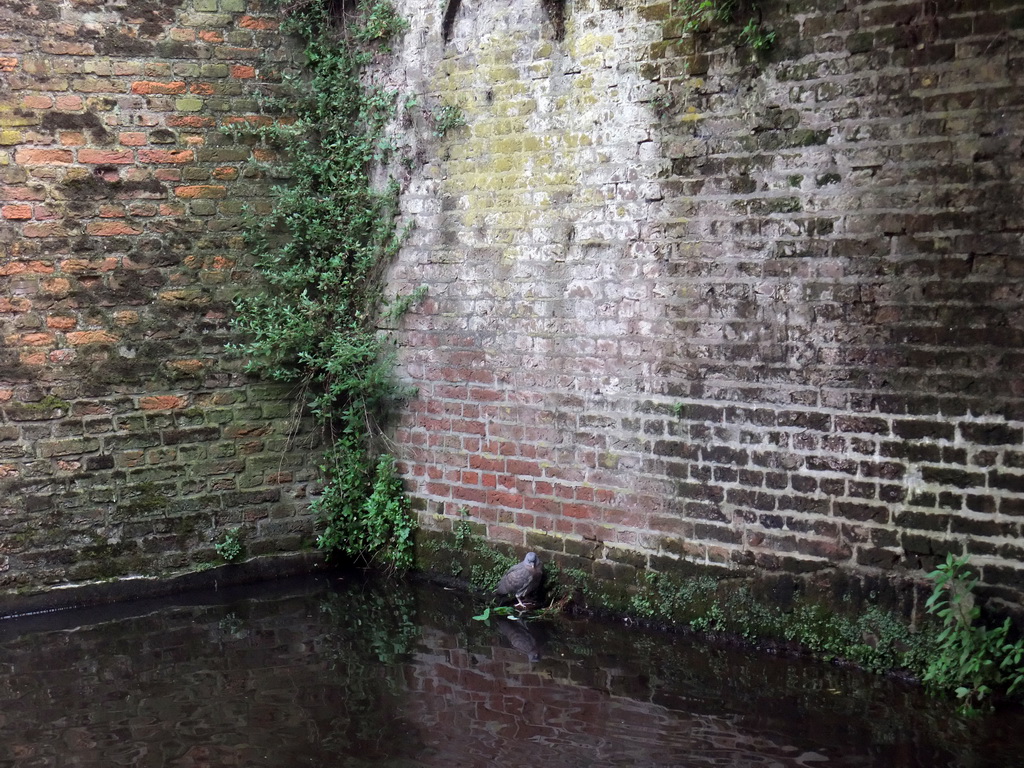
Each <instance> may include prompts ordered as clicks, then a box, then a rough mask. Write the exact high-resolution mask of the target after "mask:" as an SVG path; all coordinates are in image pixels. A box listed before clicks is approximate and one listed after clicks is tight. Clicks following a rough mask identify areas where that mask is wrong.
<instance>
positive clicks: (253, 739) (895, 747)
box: [0, 578, 1024, 768]
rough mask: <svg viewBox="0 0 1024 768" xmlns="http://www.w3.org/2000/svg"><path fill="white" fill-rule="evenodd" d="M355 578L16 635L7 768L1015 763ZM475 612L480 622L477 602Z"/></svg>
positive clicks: (703, 658)
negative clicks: (481, 616) (482, 619)
mask: <svg viewBox="0 0 1024 768" xmlns="http://www.w3.org/2000/svg"><path fill="white" fill-rule="evenodd" d="M479 607H480V606H473V605H472V604H471V601H470V600H469V599H468V598H466V597H465V596H463V595H460V594H458V593H455V592H451V591H447V590H444V589H441V588H439V587H436V586H417V587H410V586H408V585H395V584H390V585H387V587H386V588H381V587H380V586H379V585H375V584H371V583H367V582H363V581H360V580H357V579H353V578H340V579H324V578H321V579H318V580H313V579H309V580H299V581H289V582H277V583H274V584H271V585H262V586H260V587H259V588H257V589H255V590H251V591H249V592H243V591H237V592H227V593H225V592H220V593H216V594H211V595H202V596H201V595H191V596H186V597H185V598H179V599H178V600H177V601H175V602H162V603H161V602H150V603H145V604H143V603H133V604H128V605H122V606H119V607H116V608H113V609H104V610H94V611H76V612H68V613H61V614H52V615H49V616H45V617H36V618H32V619H27V620H20V619H19V620H8V621H6V622H0V765H3V766H26V767H27V766H100V765H103V766H118V765H132V766H181V767H182V768H185V767H189V766H301V765H331V766H395V767H398V766H403V767H404V766H409V767H412V766H423V767H426V766H430V767H435V766H436V767H437V768H440V767H441V766H444V768H455V767H457V766H467V767H469V766H473V767H475V766H481V767H482V766H512V765H527V764H540V763H544V764H547V765H553V766H565V767H568V768H572V767H573V766H586V767H587V768H593V767H594V766H752V767H756V768H760V767H762V766H763V767H764V768H769V767H771V768H790V767H791V766H793V767H795V766H805V767H807V768H822V767H830V766H842V767H843V768H854V767H858V768H859V767H861V766H865V767H866V766H886V768H910V767H912V766H916V767H919V768H940V767H941V766H963V768H974V767H978V768H982V767H984V766H992V767H993V768H994V767H995V766H1000V767H1001V768H1002V767H1004V766H1010V765H1014V764H1017V763H1016V761H1017V760H1018V755H1019V754H1021V747H1022V746H1024V736H1022V735H1021V734H1022V732H1024V729H1022V728H1020V726H1021V725H1022V724H1024V719H1022V718H1020V717H1019V716H1016V715H1015V716H1013V717H1011V716H1009V715H1006V716H1002V717H999V718H991V719H988V720H985V721H983V722H973V723H969V724H964V723H963V722H962V721H960V720H958V719H957V718H955V717H953V716H951V714H950V712H949V711H948V709H947V708H945V707H941V706H936V705H935V704H934V703H933V702H930V701H929V700H927V699H925V698H924V697H922V696H921V695H920V693H919V692H918V691H916V690H915V689H912V688H910V687H907V686H903V685H900V684H898V683H895V682H892V681H888V680H884V679H881V678H878V677H872V676H867V675H861V674H859V673H856V672H852V671H848V670H841V669H835V668H831V667H827V666H822V665H816V664H810V663H807V662H803V661H799V660H792V659H788V660H782V659H773V658H770V657H765V656H757V655H753V654H748V653H742V652H740V651H738V650H735V649H723V648H716V647H711V646H708V645H706V644H703V643H700V642H699V641H696V640H694V639H691V638H687V637H685V636H677V635H659V634H656V633H648V632H643V631H640V630H637V629H635V628H634V629H628V628H625V627H621V626H617V625H608V624H601V623H595V622H585V621H558V622H553V623H544V624H541V623H539V622H532V623H523V622H512V621H508V620H507V619H495V620H492V621H491V622H490V623H489V624H484V623H482V622H477V621H473V620H472V619H471V618H470V617H471V616H472V615H473V614H474V613H476V612H479ZM474 609H475V610H474Z"/></svg>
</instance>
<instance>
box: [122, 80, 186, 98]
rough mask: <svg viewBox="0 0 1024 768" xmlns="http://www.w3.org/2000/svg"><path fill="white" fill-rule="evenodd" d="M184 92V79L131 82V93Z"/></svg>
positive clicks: (165, 93)
mask: <svg viewBox="0 0 1024 768" xmlns="http://www.w3.org/2000/svg"><path fill="white" fill-rule="evenodd" d="M184 92H185V81H184V80H173V81H171V82H167V83H163V82H160V81H158V80H140V81H138V82H135V83H132V93H138V94H164V95H169V94H178V93H184Z"/></svg>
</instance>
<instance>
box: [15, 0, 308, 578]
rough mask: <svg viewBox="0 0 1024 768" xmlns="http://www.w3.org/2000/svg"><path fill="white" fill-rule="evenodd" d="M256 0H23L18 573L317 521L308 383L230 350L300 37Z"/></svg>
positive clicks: (35, 573) (194, 560)
mask: <svg viewBox="0 0 1024 768" xmlns="http://www.w3.org/2000/svg"><path fill="white" fill-rule="evenodd" d="M277 29H278V17H277V15H271V14H269V13H266V12H260V11H259V9H258V8H257V7H256V6H255V4H254V3H251V2H247V0H152V1H150V0H126V1H125V2H102V1H101V0H48V1H47V2H22V1H21V0H4V1H3V2H2V3H0V68H2V70H3V73H2V88H0V214H2V219H3V228H2V230H0V274H2V276H3V277H2V279H0V570H2V572H0V588H6V589H11V588H15V587H33V586H37V585H39V584H54V583H73V582H77V581H82V580H87V579H92V578H97V577H109V576H116V575H121V574H126V573H143V574H151V573H162V572H165V571H167V570H169V569H178V568H189V567H194V566H195V565H197V564H199V563H203V562H208V561H215V560H216V559H217V558H216V555H215V553H214V552H213V549H212V544H213V542H214V540H216V539H217V538H218V537H219V536H221V535H222V533H223V531H224V530H225V529H229V528H234V527H241V528H242V529H243V531H244V536H245V538H246V541H247V544H248V549H249V551H250V553H268V552H276V551H279V550H294V549H295V548H296V547H298V546H299V545H300V544H301V543H302V542H303V541H304V540H308V537H309V534H310V531H311V528H312V524H311V522H310V520H309V519H308V515H306V514H305V513H304V507H305V498H304V497H305V495H306V486H307V484H308V482H309V481H310V478H311V470H310V467H309V459H308V448H309V446H308V443H307V445H305V446H298V447H299V448H303V450H298V449H297V446H296V442H295V441H294V440H292V439H291V438H290V429H291V427H292V426H293V425H292V418H291V414H292V408H293V404H292V401H291V399H290V397H289V394H288V393H287V392H284V391H280V390H275V389H273V388H271V387H267V386H263V385H258V384H254V383H252V382H250V381H249V380H247V379H246V378H245V377H244V376H243V375H242V373H241V370H240V365H239V362H238V361H237V360H235V359H232V358H230V357H228V356H226V355H225V354H224V344H225V342H226V341H228V340H230V338H231V334H230V330H229V315H230V307H231V301H232V299H233V298H234V297H235V296H236V295H237V294H238V292H239V290H240V286H244V285H245V284H247V283H248V282H251V273H250V271H249V267H248V266H247V265H246V263H245V260H244V249H243V245H242V240H241V229H240V215H241V213H242V211H243V208H244V207H245V206H252V207H253V208H254V209H255V210H260V208H261V207H265V206H266V205H267V201H266V186H265V184H264V183H263V182H262V181H261V179H260V177H259V175H258V174H257V173H255V172H254V171H253V170H252V169H251V168H250V167H249V166H248V165H247V161H248V160H249V159H250V155H251V154H252V152H251V150H250V147H249V146H246V145H240V144H238V143H237V142H235V141H233V140H231V139H229V138H228V137H227V136H226V135H224V134H222V132H221V128H224V127H230V126H232V125H236V124H238V123H239V122H240V121H242V122H245V121H249V120H251V119H255V117H254V116H255V115H256V113H257V112H258V103H257V95H258V93H259V91H260V90H262V89H265V88H266V87H267V85H266V84H267V83H268V82H272V81H273V80H274V79H275V72H276V70H277V69H278V68H279V67H280V66H281V61H282V59H283V58H285V57H286V55H287V53H286V50H285V47H284V41H283V39H282V37H281V35H280V33H279V32H278V31H277Z"/></svg>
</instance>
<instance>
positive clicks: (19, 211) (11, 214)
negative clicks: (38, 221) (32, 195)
mask: <svg viewBox="0 0 1024 768" xmlns="http://www.w3.org/2000/svg"><path fill="white" fill-rule="evenodd" d="M0 214H2V215H3V217H4V218H5V219H12V220H17V219H31V218H32V206H31V205H5V206H3V208H0Z"/></svg>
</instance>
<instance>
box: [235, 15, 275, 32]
mask: <svg viewBox="0 0 1024 768" xmlns="http://www.w3.org/2000/svg"><path fill="white" fill-rule="evenodd" d="M238 26H240V27H243V28H244V29H261V30H269V29H277V28H278V27H280V26H281V25H280V23H279V22H278V21H277V20H276V19H268V18H266V17H256V16H248V15H246V16H243V17H242V18H240V19H239V20H238Z"/></svg>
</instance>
